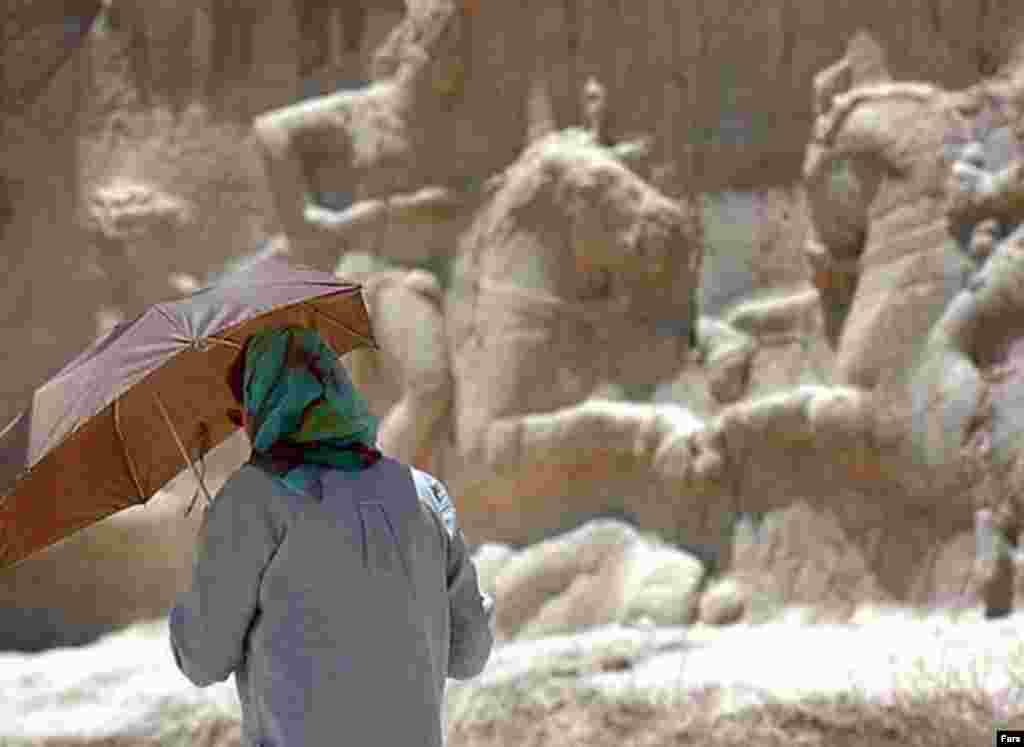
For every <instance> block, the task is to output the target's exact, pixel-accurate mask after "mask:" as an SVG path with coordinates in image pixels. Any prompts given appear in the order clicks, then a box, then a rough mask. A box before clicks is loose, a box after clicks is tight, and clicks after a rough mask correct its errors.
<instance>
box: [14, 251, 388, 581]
mask: <svg viewBox="0 0 1024 747" xmlns="http://www.w3.org/2000/svg"><path fill="white" fill-rule="evenodd" d="M361 291H362V289H361V286H359V285H354V284H351V283H345V282H343V281H341V280H339V279H338V278H336V277H335V276H334V275H331V274H329V273H325V272H318V271H316V270H312V269H310V268H306V267H298V268H296V267H292V266H291V265H289V264H288V263H287V262H285V261H283V260H282V259H280V258H277V257H273V256H272V257H267V258H263V259H260V260H259V261H257V262H254V263H252V264H250V265H249V266H247V267H246V268H245V269H243V270H241V271H239V272H235V273H233V274H231V275H228V276H226V277H224V278H222V279H220V280H219V281H217V282H216V283H215V284H213V285H210V286H208V287H206V288H203V289H201V290H199V291H197V292H195V293H193V294H192V295H190V296H187V297H185V298H183V299H181V300H178V301H172V302H168V303H160V304H156V305H155V306H151V307H150V308H149V309H147V310H146V311H145V312H143V313H142V314H141V315H139V316H138V317H137V318H136V319H134V320H133V321H130V322H124V323H121V324H119V325H117V326H116V327H115V328H114V329H113V330H111V331H110V332H109V333H108V334H106V335H104V336H103V337H101V338H99V339H98V340H96V342H94V343H93V344H92V346H91V347H89V348H88V349H86V350H85V351H84V352H83V353H82V354H81V355H79V356H78V357H77V358H75V359H74V360H73V361H71V362H70V363H69V364H68V365H67V366H65V367H64V368H63V369H62V370H61V371H59V372H58V373H57V374H56V375H55V376H53V377H52V378H51V379H49V380H48V381H47V382H46V383H45V384H43V385H42V386H41V387H40V388H39V389H37V390H36V391H35V394H34V396H33V399H32V405H31V407H30V408H29V409H28V410H26V411H25V412H23V413H22V414H21V415H19V416H18V417H17V418H16V419H15V420H14V421H12V422H11V424H10V425H8V426H7V427H6V428H5V429H4V430H3V431H2V432H0V569H3V568H6V567H10V566H14V565H16V564H17V563H19V562H21V561H22V560H24V559H25V558H26V557H28V556H29V555H31V554H32V553H34V552H36V551H38V550H41V549H43V548H45V547H48V546H49V545H52V544H54V543H55V542H58V541H60V540H61V539H64V538H66V537H68V536H69V535H71V534H74V533H75V532H77V531H79V530H81V529H83V528H85V527H87V526H89V525H90V524H94V523H95V522H98V521H100V520H101V519H104V518H106V517H108V516H110V515H111V514H114V513H116V512H118V511H121V510H122V509H125V508H129V507H131V506H133V505H137V504H141V503H145V502H146V501H147V500H149V498H151V497H152V496H153V495H154V494H155V493H156V492H157V491H158V490H160V489H161V488H162V487H163V486H164V485H166V484H167V483H168V482H169V481H170V480H171V479H173V478H174V477H175V476H177V475H178V474H179V473H180V472H181V471H182V470H184V469H187V468H190V467H191V469H192V471H193V472H194V474H195V476H196V478H197V479H198V480H199V485H200V488H201V489H202V490H203V492H204V493H206V497H207V500H211V499H210V495H209V493H208V492H207V491H206V487H205V485H204V484H203V482H202V475H201V474H200V472H199V469H198V468H197V466H196V461H197V460H199V459H201V458H202V457H203V455H205V454H206V453H207V452H208V451H210V450H211V449H212V448H214V447H215V446H217V445H218V444H220V443H221V442H223V441H224V440H225V439H227V438H228V436H230V435H231V434H232V433H233V432H234V431H235V430H237V428H238V424H237V423H236V422H235V421H234V419H233V418H232V417H230V416H229V412H231V411H232V410H234V409H235V408H237V407H238V406H239V403H237V402H236V401H235V399H234V396H233V394H232V392H231V387H230V385H229V383H228V371H229V370H230V368H231V366H232V364H233V363H234V362H235V359H236V358H237V356H238V354H239V352H240V351H241V349H242V345H243V344H244V342H245V341H246V339H247V338H248V337H249V336H250V335H252V334H254V333H256V332H259V331H260V330H262V329H266V328H268V327H275V326H279V325H300V326H304V327H309V328H314V329H317V330H318V331H319V332H320V334H321V335H322V336H323V338H324V340H326V341H327V342H328V343H329V344H330V345H331V346H332V347H333V348H334V349H335V350H336V351H337V353H338V354H339V355H344V354H345V353H347V352H349V351H351V350H353V349H355V348H359V347H365V346H369V347H374V348H375V347H376V343H375V342H374V340H373V331H372V328H371V325H370V318H369V315H368V313H367V310H366V306H365V305H364V302H363V298H362V292H361Z"/></svg>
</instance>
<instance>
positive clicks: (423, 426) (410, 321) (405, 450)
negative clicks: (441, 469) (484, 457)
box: [368, 271, 454, 472]
mask: <svg viewBox="0 0 1024 747" xmlns="http://www.w3.org/2000/svg"><path fill="white" fill-rule="evenodd" d="M425 274H426V273H423V272H422V271H416V272H414V273H409V275H408V276H407V279H408V278H409V277H410V276H412V279H411V281H410V282H412V283H415V282H416V281H417V280H418V279H419V278H417V277H416V276H417V275H425ZM430 279H431V280H432V279H433V278H432V277H431V278H430ZM435 282H436V281H435ZM371 299H372V300H371V304H368V305H370V306H371V308H370V311H371V314H372V317H373V326H374V333H375V336H376V338H377V342H378V344H379V345H380V347H381V364H382V365H385V366H389V367H391V368H392V370H393V371H394V372H395V373H396V374H398V378H399V379H400V380H401V386H402V395H401V398H400V399H399V400H398V402H397V403H396V404H395V405H394V407H392V408H391V410H390V411H389V412H388V414H387V415H386V416H385V417H384V419H383V422H382V423H381V425H380V430H379V433H378V441H379V443H380V445H381V448H382V449H383V450H384V452H385V453H387V454H388V455H389V456H391V457H394V458H395V459H399V460H401V461H403V462H405V463H407V464H412V465H415V466H416V467H419V468H420V469H424V470H427V471H428V472H432V471H433V469H434V463H433V461H434V460H433V456H434V453H435V452H436V451H437V448H438V446H439V443H440V440H441V438H442V437H443V435H444V431H445V430H446V429H447V426H448V421H447V417H448V416H449V414H450V412H451V407H452V399H453V396H454V387H453V383H452V376H451V371H450V369H449V365H448V353H447V341H446V339H445V336H444V318H443V316H442V314H441V310H440V308H439V306H438V304H437V301H436V299H433V298H430V297H428V296H426V295H424V294H423V293H421V292H420V291H418V290H414V289H413V288H410V287H408V286H406V285H404V284H399V283H394V282H393V281H389V282H388V283H386V284H382V285H381V286H380V287H378V288H377V289H375V292H373V293H372V295H371Z"/></svg>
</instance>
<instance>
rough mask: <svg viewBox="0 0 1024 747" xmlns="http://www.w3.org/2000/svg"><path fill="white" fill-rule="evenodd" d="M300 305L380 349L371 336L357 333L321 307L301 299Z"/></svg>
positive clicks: (375, 348) (372, 346)
mask: <svg viewBox="0 0 1024 747" xmlns="http://www.w3.org/2000/svg"><path fill="white" fill-rule="evenodd" d="M302 305H303V306H308V307H309V308H311V309H313V311H315V312H316V313H317V314H319V315H320V316H322V317H324V318H325V319H327V320H328V321H329V322H331V323H332V324H336V325H337V326H339V327H341V328H342V329H343V330H345V331H346V332H348V333H349V334H350V335H352V336H353V337H356V338H357V339H359V340H361V341H363V342H365V343H366V344H368V345H369V346H370V347H371V348H373V349H374V350H379V349H380V348H378V347H377V341H376V340H374V339H373V338H372V337H366V336H364V335H361V334H359V333H358V332H356V331H355V330H354V329H352V328H351V327H349V326H348V325H347V324H344V323H342V322H340V321H338V320H337V319H335V318H334V317H333V316H331V315H330V314H328V313H326V312H324V311H322V310H321V309H318V308H317V307H316V306H314V305H313V304H311V303H308V302H306V301H303V302H302Z"/></svg>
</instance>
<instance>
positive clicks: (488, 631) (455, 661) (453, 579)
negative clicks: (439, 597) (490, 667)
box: [448, 529, 494, 680]
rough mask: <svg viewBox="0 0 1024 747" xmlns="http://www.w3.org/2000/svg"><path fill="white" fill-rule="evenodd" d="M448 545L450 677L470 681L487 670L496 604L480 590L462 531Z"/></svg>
mask: <svg viewBox="0 0 1024 747" xmlns="http://www.w3.org/2000/svg"><path fill="white" fill-rule="evenodd" d="M449 539H450V541H449V543H448V600H449V605H450V608H451V621H452V640H451V645H450V647H449V649H448V676H449V677H451V678H453V679H456V680H468V679H470V678H472V677H476V676H477V675H478V674H480V673H481V672H482V671H483V670H484V666H485V665H486V664H487V659H488V658H489V657H490V655H491V649H492V647H493V646H494V629H493V622H494V600H493V599H492V598H491V597H490V595H488V594H485V593H484V592H482V591H481V590H480V585H479V581H478V579H477V573H476V566H475V565H474V564H473V559H472V558H471V557H470V556H469V550H468V549H467V548H466V539H465V537H464V536H463V534H462V530H461V529H456V530H455V534H454V535H453V536H450V538H449Z"/></svg>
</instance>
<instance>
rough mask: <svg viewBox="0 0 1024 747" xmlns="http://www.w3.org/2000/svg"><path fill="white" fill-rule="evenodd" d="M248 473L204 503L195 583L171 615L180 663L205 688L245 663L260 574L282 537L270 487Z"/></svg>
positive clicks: (173, 644)
mask: <svg viewBox="0 0 1024 747" xmlns="http://www.w3.org/2000/svg"><path fill="white" fill-rule="evenodd" d="M247 471H248V470H246V469H245V468H243V469H242V470H241V471H240V472H238V473H236V474H235V475H232V477H231V478H229V479H228V481H227V482H226V483H225V484H224V487H223V488H222V489H221V491H220V493H218V495H217V497H216V498H215V499H214V502H213V505H212V506H208V507H207V508H206V514H205V515H204V517H203V523H202V526H201V528H200V531H199V538H198V544H197V547H196V556H195V561H194V566H193V578H192V588H191V589H190V590H189V591H187V592H185V593H183V594H181V595H179V597H178V599H177V604H176V605H175V606H174V608H173V609H172V610H171V613H170V618H169V621H168V622H169V628H170V639H171V650H172V653H173V654H174V661H175V663H176V664H177V666H178V669H180V670H181V672H182V674H184V675H185V676H186V677H187V678H188V679H189V680H190V681H191V682H192V683H193V684H195V685H197V686H199V687H207V686H208V685H211V684H213V683H214V682H223V681H224V680H226V679H227V678H228V676H229V675H230V674H231V673H232V672H234V670H235V669H237V668H238V666H239V665H240V664H241V663H242V661H243V659H244V657H245V639H246V635H247V634H248V631H249V627H250V625H251V623H252V620H253V617H254V615H255V613H256V607H257V601H258V595H259V586H260V579H261V578H262V576H263V571H264V569H265V568H266V567H267V564H268V563H269V562H270V560H271V558H272V557H273V555H274V553H275V552H276V551H277V548H278V546H279V545H280V540H281V539H282V538H283V528H282V527H281V526H278V524H279V522H276V521H275V520H274V517H273V514H272V511H271V508H270V501H269V500H266V499H263V498H264V496H263V495H262V494H263V493H265V492H266V490H265V488H263V489H260V488H262V487H263V486H261V485H260V484H259V483H258V482H255V481H254V480H252V479H247V475H246V472H247ZM249 472H250V474H251V471H249Z"/></svg>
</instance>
